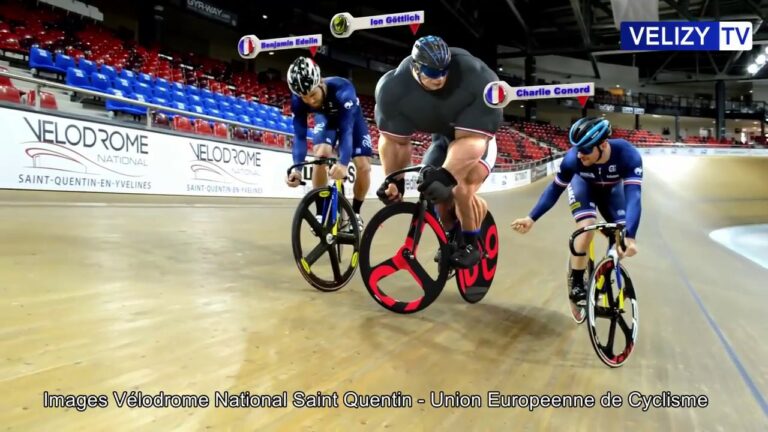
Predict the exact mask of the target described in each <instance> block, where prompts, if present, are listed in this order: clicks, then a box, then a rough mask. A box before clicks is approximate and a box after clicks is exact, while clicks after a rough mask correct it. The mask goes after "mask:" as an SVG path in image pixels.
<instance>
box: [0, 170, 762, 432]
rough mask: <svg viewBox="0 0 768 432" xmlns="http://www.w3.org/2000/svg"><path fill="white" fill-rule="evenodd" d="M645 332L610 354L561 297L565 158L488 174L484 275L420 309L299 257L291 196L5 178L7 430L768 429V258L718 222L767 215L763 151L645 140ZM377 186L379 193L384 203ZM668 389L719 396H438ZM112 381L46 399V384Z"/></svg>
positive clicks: (2, 412) (633, 266)
mask: <svg viewBox="0 0 768 432" xmlns="http://www.w3.org/2000/svg"><path fill="white" fill-rule="evenodd" d="M646 167H647V169H646V172H647V174H646V181H645V184H644V198H643V209H644V212H643V219H642V224H641V229H640V233H639V241H638V246H639V251H640V252H639V255H638V256H636V257H634V258H632V259H630V260H628V261H627V263H626V264H627V266H628V268H629V269H630V272H631V273H632V276H633V278H634V280H635V284H636V286H637V287H638V290H639V292H638V296H639V300H640V319H641V322H640V335H639V341H638V347H637V349H636V351H635V353H634V354H633V357H632V358H631V359H630V361H629V362H628V363H627V364H626V365H625V366H624V367H622V368H619V369H609V368H607V367H605V366H603V365H602V364H601V363H600V362H599V361H598V360H597V358H596V357H595V355H594V354H593V352H592V348H591V346H590V342H589V338H588V335H587V332H586V329H585V327H584V326H580V327H579V326H576V325H575V324H574V322H573V321H572V319H571V317H570V315H569V313H568V310H567V307H566V297H565V289H564V287H563V282H564V271H565V270H564V268H563V265H564V263H565V257H566V254H567V251H566V243H565V239H566V238H567V236H568V234H569V233H570V232H571V231H572V230H573V224H572V222H571V219H570V215H569V213H568V210H567V206H566V204H565V202H566V197H565V196H562V197H561V199H560V201H559V202H558V205H557V206H556V207H555V208H554V209H553V210H552V211H551V212H550V213H549V214H547V215H546V216H545V217H544V219H543V220H541V221H540V222H539V223H538V224H537V225H536V226H535V227H534V230H533V231H532V232H531V233H530V234H528V235H526V236H521V235H518V234H516V233H513V232H512V231H511V230H510V229H509V222H510V221H511V220H513V219H514V218H516V217H518V216H523V215H525V214H526V213H527V211H528V210H529V209H530V207H531V206H532V205H533V204H534V202H535V200H536V199H537V197H538V195H539V193H540V192H541V190H542V189H543V188H544V186H545V185H546V184H547V182H548V181H550V179H547V180H543V181H539V182H537V183H535V184H533V185H530V186H528V187H524V188H521V189H517V190H513V191H510V192H502V193H495V194H490V195H487V196H486V197H487V199H488V201H489V204H490V208H491V209H492V210H493V212H494V214H495V217H496V220H497V222H498V223H499V226H500V231H501V251H500V268H499V271H498V273H497V274H496V279H495V283H494V285H493V287H492V289H491V291H490V293H489V294H488V296H487V297H486V298H485V299H484V300H483V301H482V302H481V303H479V304H475V305H469V304H466V303H464V302H463V301H462V300H461V299H460V297H459V296H458V294H457V292H456V288H455V285H454V284H453V283H452V281H451V282H449V284H448V286H447V287H446V289H445V291H444V292H443V294H442V296H441V297H440V298H439V299H438V300H437V301H436V302H435V303H434V304H433V305H432V306H431V307H429V308H428V309H426V310H424V311H422V312H420V313H418V314H415V315H409V316H400V315H395V314H392V313H390V312H388V311H386V310H384V309H382V308H381V307H379V306H378V305H376V304H375V303H374V302H373V300H372V299H371V298H370V297H369V295H368V294H367V293H366V292H365V288H364V286H363V285H362V283H361V281H360V278H359V276H356V278H355V279H354V281H353V282H352V283H350V284H349V285H348V286H347V287H345V288H344V289H343V290H342V291H339V292H336V293H320V292H318V291H316V290H314V289H312V288H311V287H309V286H308V285H306V283H305V282H304V281H303V279H302V278H301V277H300V276H299V274H298V272H297V271H296V268H295V265H294V263H293V260H292V255H291V250H290V243H289V242H290V240H289V239H290V221H291V218H292V214H293V210H294V208H295V205H296V201H287V200H285V201H279V200H268V201H267V200H233V199H199V198H198V199H191V198H189V199H183V198H168V197H151V196H143V197H131V196H114V195H113V196H106V195H97V194H71V193H69V194H67V193H59V194H53V193H42V192H13V191H3V192H2V193H0V201H2V205H0V238H2V252H0V254H1V255H2V258H1V259H0V295H1V298H0V428H2V429H4V430H19V431H30V430H46V431H53V430H56V431H63V430H78V431H79V430H380V429H390V430H428V431H432V430H580V431H581V430H584V431H598V430H608V429H616V428H623V429H627V430H649V431H662V430H663V431H692V430H697V431H698V430H702V431H758V430H768V405H766V398H768V363H767V362H766V361H765V358H767V357H768V344H767V343H766V341H768V324H767V323H766V319H765V307H766V306H765V305H766V300H765V299H766V296H767V295H768V292H767V291H766V286H768V285H767V284H766V279H767V278H768V270H766V269H764V268H761V267H759V266H758V265H756V264H754V263H753V262H751V261H748V260H747V259H744V258H742V257H741V256H739V255H737V254H735V253H733V252H731V251H729V250H727V249H726V248H724V247H721V246H719V245H718V244H716V243H714V242H713V241H712V240H710V239H709V238H708V233H709V232H710V231H711V230H713V229H716V228H719V227H724V226H731V225H742V224H751V223H765V222H766V221H768V186H766V185H768V158H761V159H760V158H735V157H732V158H727V159H724V158H714V157H712V158H701V159H694V158H686V157H677V158H675V157H664V158H658V157H657V158H649V157H646ZM380 206H381V204H380V203H378V202H374V201H369V202H368V203H367V204H366V205H365V207H364V214H365V215H366V216H367V217H366V219H369V218H370V216H371V214H372V213H373V211H375V210H377V209H378V208H380ZM134 390H135V391H141V392H143V393H145V394H150V395H156V394H158V393H159V392H161V391H162V392H165V393H166V394H205V395H208V396H209V397H210V398H211V404H212V403H213V397H214V392H215V391H221V392H223V391H229V392H232V393H239V392H242V391H250V392H251V393H260V394H261V393H266V394H279V393H281V392H283V391H287V392H288V393H289V399H290V394H292V393H293V392H294V391H305V392H307V393H314V392H316V391H318V390H319V391H323V392H325V393H332V392H337V393H338V394H339V395H340V396H342V395H343V393H344V392H346V391H357V392H359V393H364V394H390V393H392V392H395V391H401V392H403V393H407V394H410V395H412V396H413V398H414V406H413V407H412V408H368V409H353V408H347V407H344V406H342V407H340V408H290V407H289V408H213V407H209V408H161V409H154V408H132V409H131V408H126V407H123V408H118V407H117V406H116V403H115V400H114V398H113V396H112V392H113V391H117V392H122V391H129V392H130V391H134ZM492 390H498V391H500V392H502V393H505V394H517V395H563V394H577V395H593V396H595V397H596V398H597V399H598V401H599V397H600V396H601V395H603V394H604V393H606V392H607V391H611V392H613V393H614V394H619V395H622V396H623V397H624V398H625V399H626V397H627V395H628V394H629V393H630V392H632V391H639V392H642V393H643V394H646V395H651V394H661V393H662V392H664V391H669V392H672V393H674V394H695V395H705V396H706V397H707V398H708V406H707V407H705V408H650V409H648V410H647V411H644V410H643V409H642V408H632V407H629V406H628V405H627V403H628V402H627V401H626V400H625V404H624V406H623V407H622V408H602V407H600V405H599V402H598V403H597V406H596V407H595V408H567V409H566V408H537V409H534V410H533V411H530V410H529V409H527V408H519V407H518V408H494V409H491V408H487V407H485V406H484V407H483V408H468V409H461V408H433V407H431V406H429V404H425V405H420V404H417V403H416V399H418V398H425V399H427V400H429V392H430V391H436V392H437V391H445V392H447V393H451V394H452V393H454V392H455V391H461V392H462V393H465V394H480V395H483V402H484V403H485V395H486V392H488V391H492ZM45 391H47V392H49V393H55V394H72V395H83V394H93V395H102V394H103V395H108V397H109V399H108V403H109V406H108V407H107V408H89V409H87V410H85V411H84V412H78V411H77V410H75V409H72V408H70V409H64V408H43V393H44V392H45Z"/></svg>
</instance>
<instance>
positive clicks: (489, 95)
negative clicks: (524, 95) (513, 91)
mask: <svg viewBox="0 0 768 432" xmlns="http://www.w3.org/2000/svg"><path fill="white" fill-rule="evenodd" d="M506 97H507V93H506V92H505V91H504V87H503V86H502V85H501V84H500V83H491V84H490V85H488V87H487V88H486V90H485V103H486V104H488V105H494V106H495V105H501V104H502V103H503V102H504V99H505V98H506Z"/></svg>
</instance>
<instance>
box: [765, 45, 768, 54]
mask: <svg viewBox="0 0 768 432" xmlns="http://www.w3.org/2000/svg"><path fill="white" fill-rule="evenodd" d="M765 53H766V54H768V46H767V47H765Z"/></svg>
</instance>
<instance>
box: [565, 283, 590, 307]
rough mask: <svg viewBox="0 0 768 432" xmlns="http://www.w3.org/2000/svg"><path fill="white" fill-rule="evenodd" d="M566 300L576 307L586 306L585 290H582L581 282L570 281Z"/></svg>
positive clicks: (582, 284)
mask: <svg viewBox="0 0 768 432" xmlns="http://www.w3.org/2000/svg"><path fill="white" fill-rule="evenodd" d="M568 298H569V299H571V302H573V304H575V305H576V306H580V307H584V306H586V305H587V290H586V289H585V288H584V281H583V280H581V281H579V280H572V281H571V293H570V294H569V295H568Z"/></svg>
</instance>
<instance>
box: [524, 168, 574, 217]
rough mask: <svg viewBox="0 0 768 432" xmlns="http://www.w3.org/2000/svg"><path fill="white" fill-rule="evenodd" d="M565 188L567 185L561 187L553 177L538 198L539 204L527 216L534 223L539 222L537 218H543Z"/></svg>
mask: <svg viewBox="0 0 768 432" xmlns="http://www.w3.org/2000/svg"><path fill="white" fill-rule="evenodd" d="M567 186H568V183H566V184H565V185H561V184H560V183H558V182H557V177H555V181H553V182H552V183H550V184H549V186H547V188H546V189H544V193H542V194H541V197H539V202H537V203H536V205H535V206H534V207H533V210H531V213H530V214H529V215H528V216H529V217H530V218H531V219H533V220H534V222H535V221H537V220H539V218H541V217H542V216H544V214H545V213H547V212H548V211H549V210H550V209H551V208H552V207H553V206H554V205H555V204H556V203H557V200H558V199H559V198H560V195H562V194H563V191H564V190H565V188H566V187H567Z"/></svg>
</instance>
